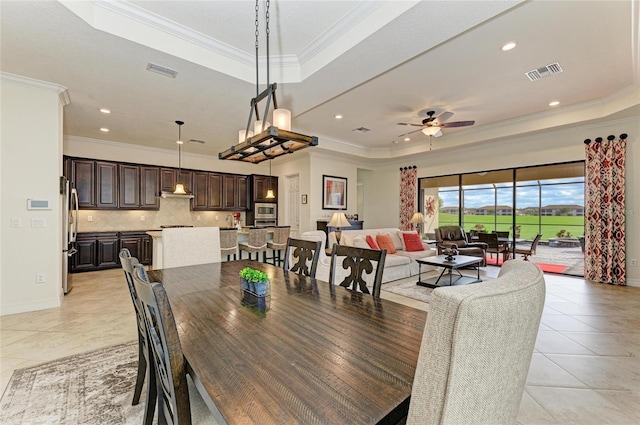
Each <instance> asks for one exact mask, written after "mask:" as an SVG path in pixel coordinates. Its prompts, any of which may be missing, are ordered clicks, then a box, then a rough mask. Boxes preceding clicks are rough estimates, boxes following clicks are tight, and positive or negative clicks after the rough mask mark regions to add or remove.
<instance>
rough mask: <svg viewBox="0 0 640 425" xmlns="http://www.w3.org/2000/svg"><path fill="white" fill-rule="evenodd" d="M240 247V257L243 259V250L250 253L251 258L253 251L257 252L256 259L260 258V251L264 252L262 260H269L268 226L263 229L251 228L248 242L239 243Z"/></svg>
mask: <svg viewBox="0 0 640 425" xmlns="http://www.w3.org/2000/svg"><path fill="white" fill-rule="evenodd" d="M238 249H239V250H240V252H239V254H240V259H241V260H242V251H247V252H248V253H249V259H250V260H251V253H253V252H255V253H256V260H258V259H259V258H258V257H259V253H260V252H262V262H263V263H266V262H267V228H266V227H265V228H261V229H249V238H248V240H247V243H239V244H238Z"/></svg>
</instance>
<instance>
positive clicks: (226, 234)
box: [220, 229, 238, 261]
mask: <svg viewBox="0 0 640 425" xmlns="http://www.w3.org/2000/svg"><path fill="white" fill-rule="evenodd" d="M237 252H238V231H237V230H236V229H225V230H222V229H220V255H222V256H224V255H226V256H227V261H229V260H231V256H232V255H233V259H234V260H236V258H237Z"/></svg>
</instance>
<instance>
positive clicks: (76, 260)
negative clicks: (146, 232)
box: [70, 232, 119, 272]
mask: <svg viewBox="0 0 640 425" xmlns="http://www.w3.org/2000/svg"><path fill="white" fill-rule="evenodd" d="M118 246H119V244H118V232H100V233H78V235H77V238H76V249H77V250H78V252H77V253H76V254H75V255H73V256H72V257H71V264H70V269H71V272H83V271H95V270H104V269H111V268H114V267H119V264H118V252H119V250H118Z"/></svg>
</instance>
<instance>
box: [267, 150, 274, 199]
mask: <svg viewBox="0 0 640 425" xmlns="http://www.w3.org/2000/svg"><path fill="white" fill-rule="evenodd" d="M271 161H272V160H271V159H270V160H269V189H268V190H267V196H265V199H275V198H276V195H274V194H273V189H271Z"/></svg>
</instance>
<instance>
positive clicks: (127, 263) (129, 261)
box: [119, 248, 147, 347]
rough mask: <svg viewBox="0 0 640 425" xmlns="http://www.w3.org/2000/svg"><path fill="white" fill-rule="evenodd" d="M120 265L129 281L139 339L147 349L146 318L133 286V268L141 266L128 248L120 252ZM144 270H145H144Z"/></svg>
mask: <svg viewBox="0 0 640 425" xmlns="http://www.w3.org/2000/svg"><path fill="white" fill-rule="evenodd" d="M119 257H120V264H121V265H122V269H123V270H124V277H125V279H126V280H127V286H128V287H129V294H130V295H131V301H132V302H133V310H134V311H135V313H136V320H137V322H138V339H139V340H140V343H141V344H143V345H144V346H145V347H146V343H147V330H146V327H145V324H144V318H143V316H142V306H141V305H140V300H139V299H138V294H137V293H136V288H135V286H134V285H133V268H134V266H136V265H137V264H139V262H138V259H137V258H136V257H132V256H131V252H129V250H128V249H127V248H122V249H121V250H120V254H119ZM143 270H144V268H143Z"/></svg>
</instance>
